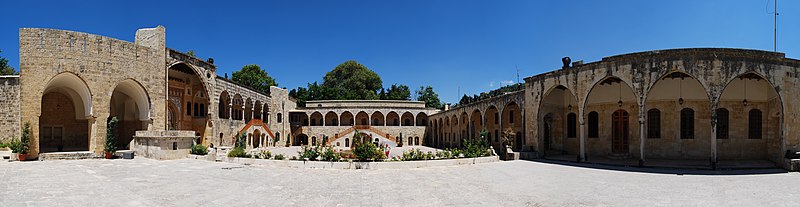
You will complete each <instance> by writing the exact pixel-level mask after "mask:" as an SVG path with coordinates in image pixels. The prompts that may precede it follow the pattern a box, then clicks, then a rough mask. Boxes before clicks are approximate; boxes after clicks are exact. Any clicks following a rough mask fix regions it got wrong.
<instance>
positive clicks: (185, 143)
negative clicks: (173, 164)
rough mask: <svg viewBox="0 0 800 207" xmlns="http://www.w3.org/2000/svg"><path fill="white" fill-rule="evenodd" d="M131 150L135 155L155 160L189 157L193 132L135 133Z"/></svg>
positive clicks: (193, 138) (194, 137) (195, 137)
mask: <svg viewBox="0 0 800 207" xmlns="http://www.w3.org/2000/svg"><path fill="white" fill-rule="evenodd" d="M133 138H134V145H133V150H134V151H135V152H136V154H137V155H140V156H144V157H147V158H150V159H157V160H174V159H183V158H186V156H187V155H189V151H190V150H191V148H192V144H193V143H194V140H195V139H197V138H198V137H197V136H195V132H194V131H137V132H136V135H135V136H134V137H133Z"/></svg>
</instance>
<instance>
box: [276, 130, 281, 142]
mask: <svg viewBox="0 0 800 207" xmlns="http://www.w3.org/2000/svg"><path fill="white" fill-rule="evenodd" d="M278 141H281V133H280V132H275V142H278Z"/></svg>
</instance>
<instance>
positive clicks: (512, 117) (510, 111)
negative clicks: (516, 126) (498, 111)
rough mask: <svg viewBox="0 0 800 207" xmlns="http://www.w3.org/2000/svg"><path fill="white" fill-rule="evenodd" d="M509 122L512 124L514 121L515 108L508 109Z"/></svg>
mask: <svg viewBox="0 0 800 207" xmlns="http://www.w3.org/2000/svg"><path fill="white" fill-rule="evenodd" d="M508 123H510V124H513V123H514V110H509V111H508Z"/></svg>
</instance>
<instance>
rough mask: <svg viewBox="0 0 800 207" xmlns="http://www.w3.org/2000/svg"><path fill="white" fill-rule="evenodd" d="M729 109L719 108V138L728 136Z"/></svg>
mask: <svg viewBox="0 0 800 207" xmlns="http://www.w3.org/2000/svg"><path fill="white" fill-rule="evenodd" d="M728 129H729V127H728V109H725V108H718V109H717V139H727V138H728Z"/></svg>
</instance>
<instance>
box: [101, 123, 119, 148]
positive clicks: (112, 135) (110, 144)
mask: <svg viewBox="0 0 800 207" xmlns="http://www.w3.org/2000/svg"><path fill="white" fill-rule="evenodd" d="M106 123H107V125H106V146H105V149H104V151H105V152H107V153H114V152H116V151H117V133H116V132H117V117H110V118H108V121H107V122H106Z"/></svg>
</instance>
